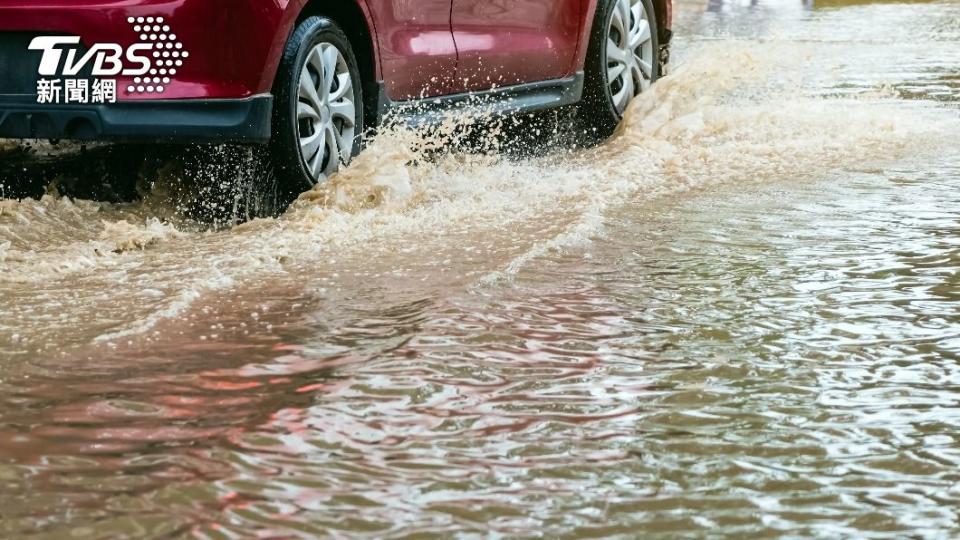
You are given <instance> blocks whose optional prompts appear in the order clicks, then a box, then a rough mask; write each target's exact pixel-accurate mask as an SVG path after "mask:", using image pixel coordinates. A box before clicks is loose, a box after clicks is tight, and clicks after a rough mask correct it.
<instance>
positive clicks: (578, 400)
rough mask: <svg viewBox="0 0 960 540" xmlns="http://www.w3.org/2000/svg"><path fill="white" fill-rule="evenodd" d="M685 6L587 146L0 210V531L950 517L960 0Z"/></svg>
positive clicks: (711, 532) (816, 523)
mask: <svg viewBox="0 0 960 540" xmlns="http://www.w3.org/2000/svg"><path fill="white" fill-rule="evenodd" d="M677 19H678V20H677V38H676V39H677V41H676V51H675V62H674V66H673V73H672V74H671V76H670V77H668V78H666V79H664V80H662V81H661V82H660V83H659V84H657V85H656V86H655V89H654V90H653V91H652V92H650V93H648V94H645V95H643V96H641V97H640V98H638V100H637V101H636V103H634V104H633V105H632V106H631V108H630V110H629V111H628V114H627V118H626V120H625V122H624V125H623V126H622V128H621V129H620V130H619V132H618V133H617V135H616V136H615V137H614V138H613V139H611V140H610V141H608V142H607V143H605V144H604V145H602V146H600V147H598V148H594V149H588V150H578V151H575V152H568V151H558V153H557V155H552V156H549V157H537V158H528V159H520V158H502V157H498V156H496V155H474V154H461V153H452V154H449V155H440V156H434V157H433V158H432V159H429V160H424V159H418V158H419V152H420V151H421V150H420V147H421V146H422V141H418V139H417V137H418V135H417V134H415V133H409V132H402V131H394V132H389V133H385V134H383V135H382V136H381V137H380V138H378V139H377V140H376V141H374V142H373V143H372V145H371V147H370V148H369V149H368V150H367V151H366V152H365V153H364V154H363V155H362V156H361V157H360V158H359V159H358V160H357V162H355V164H354V165H353V166H352V167H351V168H350V169H348V170H347V171H346V172H344V173H343V174H341V175H340V176H338V177H336V178H335V179H333V180H332V181H331V182H330V183H329V184H328V185H326V186H324V187H322V188H318V189H316V190H314V191H312V192H310V193H307V194H305V195H304V196H302V197H301V198H300V199H299V200H298V201H297V202H296V203H295V204H294V206H293V207H292V208H291V210H290V211H288V212H287V213H286V214H284V215H283V216H281V217H279V218H277V219H265V220H257V221H254V222H251V223H247V224H245V225H241V226H237V227H233V228H231V229H229V230H217V231H209V230H207V231H205V230H202V229H199V228H197V227H196V226H194V225H192V224H190V223H188V222H186V221H184V220H183V219H180V218H178V217H177V216H176V212H174V209H172V208H170V206H169V203H168V202H167V201H168V200H169V199H168V198H166V197H165V196H164V195H165V191H164V186H163V185H162V183H160V184H158V185H157V186H155V188H154V191H153V193H152V194H150V195H149V196H147V198H146V199H145V200H144V201H142V202H138V203H135V204H129V205H114V204H107V203H99V202H91V201H82V200H70V199H67V198H63V197H57V196H54V195H48V196H46V197H44V198H43V199H41V200H23V201H15V200H0V537H11V538H13V537H18V538H23V537H44V538H115V537H130V538H138V537H151V538H158V537H160V538H162V537H177V536H193V537H199V538H239V537H250V536H259V537H282V538H286V537H316V536H336V537H370V538H394V537H395V538H400V537H403V538H407V537H410V538H431V537H437V538H449V537H476V536H492V537H551V538H554V537H596V536H620V537H637V536H644V537H664V538H667V537H670V538H673V537H702V536H709V537H728V536H729V537H733V536H740V537H769V536H780V535H783V536H791V537H801V536H803V537H808V536H816V537H824V538H841V537H858V536H859V537H870V538H902V537H905V536H911V537H925V538H949V537H956V536H957V535H960V143H958V141H960V77H958V73H960V3H958V2H956V1H944V2H929V3H909V4H897V3H863V2H836V1H832V2H829V3H827V4H826V5H823V4H820V3H819V2H814V3H813V4H810V3H809V2H808V3H804V2H801V1H799V0H798V1H796V2H792V1H786V0H781V1H774V0H767V1H764V0H760V1H757V2H735V3H730V2H724V1H720V0H710V1H709V2H702V3H697V2H685V3H681V4H678V13H677Z"/></svg>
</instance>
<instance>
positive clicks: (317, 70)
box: [270, 17, 364, 194]
mask: <svg viewBox="0 0 960 540" xmlns="http://www.w3.org/2000/svg"><path fill="white" fill-rule="evenodd" d="M274 98H275V102H274V116H273V137H272V140H271V143H270V150H271V156H272V160H273V163H274V167H275V170H276V173H277V178H278V180H279V181H280V182H281V185H283V186H284V187H285V188H286V189H287V190H290V191H291V193H293V194H297V193H300V192H302V191H304V190H306V189H309V188H310V187H311V186H313V185H314V184H316V183H318V182H323V181H325V180H326V179H327V178H328V177H329V176H330V175H331V174H333V173H334V172H336V171H337V170H338V169H339V168H340V167H341V166H342V165H344V164H348V163H350V160H351V158H353V156H355V155H357V153H359V151H360V145H361V139H362V135H363V129H364V127H363V91H362V88H361V79H360V70H359V68H358V66H357V58H356V56H355V55H354V53H353V49H352V47H351V46H350V41H349V40H348V39H347V36H346V35H345V34H344V33H343V31H342V30H340V28H339V27H337V25H336V23H334V22H333V21H331V20H330V19H326V18H323V17H310V18H308V19H306V20H304V21H303V22H302V23H300V24H299V25H298V26H297V28H296V30H294V32H293V35H291V36H290V40H289V41H288V42H287V46H286V49H285V50H284V53H283V58H282V60H281V64H280V70H279V73H278V77H277V83H276V88H275V89H274Z"/></svg>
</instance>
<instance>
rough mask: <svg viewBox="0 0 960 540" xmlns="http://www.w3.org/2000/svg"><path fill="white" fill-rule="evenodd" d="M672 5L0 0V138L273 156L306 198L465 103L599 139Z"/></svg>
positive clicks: (548, 0) (650, 70) (665, 25)
mask: <svg viewBox="0 0 960 540" xmlns="http://www.w3.org/2000/svg"><path fill="white" fill-rule="evenodd" d="M671 2H672V0H0V138H14V139H16V138H29V139H79V140H106V141H111V140H112V141H126V142H172V143H186V142H190V143H197V142H201V143H204V142H205V143H224V142H234V143H257V144H264V145H269V147H270V151H271V154H272V156H273V159H272V160H271V161H272V162H273V163H275V164H276V165H275V167H276V168H277V171H278V173H279V174H280V176H281V178H283V179H284V180H285V181H287V182H290V183H291V185H302V186H308V185H309V184H312V183H315V182H317V181H319V180H321V179H323V178H325V177H326V176H327V175H329V174H330V173H332V172H334V171H335V170H337V168H338V167H339V166H340V165H341V164H343V163H348V162H349V161H350V159H351V157H353V156H354V155H355V154H356V153H357V152H358V151H359V149H360V145H361V137H362V135H363V134H364V133H365V131H366V130H367V128H371V127H375V126H376V125H377V124H378V122H380V121H381V119H382V118H383V117H384V115H385V114H386V113H387V112H389V111H391V110H393V109H397V108H398V107H400V108H401V110H402V109H403V107H402V106H403V105H404V104H407V103H410V102H417V103H418V105H419V106H418V107H416V108H414V109H412V110H416V111H417V112H416V113H408V114H417V115H429V111H431V110H433V109H434V108H435V107H438V108H449V107H451V106H454V107H455V106H458V105H463V104H464V102H465V100H468V99H475V98H476V97H477V96H481V97H483V98H485V100H484V102H485V103H488V104H491V103H492V104H493V105H492V106H493V107H495V110H498V111H501V112H503V113H504V114H509V113H516V112H529V111H537V110H542V109H547V108H553V107H560V106H565V105H573V104H579V110H580V114H578V117H579V118H581V119H585V121H587V122H588V123H589V127H590V128H591V129H595V130H597V132H599V133H600V134H609V133H611V132H612V131H613V129H614V128H615V127H616V124H617V123H618V121H619V120H620V117H621V115H622V114H623V112H624V110H625V109H626V107H627V104H628V103H629V102H630V100H631V99H632V98H633V97H634V96H635V95H636V94H638V93H640V92H642V91H643V90H645V89H646V88H647V87H648V86H649V85H650V84H651V83H653V82H654V81H656V80H657V78H658V77H659V75H660V73H661V72H662V69H663V65H664V64H665V63H666V61H667V59H668V57H669V54H668V51H669V49H668V45H669V40H670V25H671V11H672V7H671Z"/></svg>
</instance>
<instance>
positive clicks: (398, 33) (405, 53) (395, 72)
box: [340, 0, 457, 101]
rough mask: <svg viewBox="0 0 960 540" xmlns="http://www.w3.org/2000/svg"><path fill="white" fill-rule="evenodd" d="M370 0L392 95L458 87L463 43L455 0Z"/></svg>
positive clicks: (401, 96)
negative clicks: (453, 12) (457, 38)
mask: <svg viewBox="0 0 960 540" xmlns="http://www.w3.org/2000/svg"><path fill="white" fill-rule="evenodd" d="M340 1H343V0H340ZM364 3H365V4H366V6H367V8H368V9H369V11H370V13H371V14H372V15H373V23H374V25H375V27H376V30H377V33H376V35H377V44H378V48H379V50H380V68H381V70H382V74H383V79H384V82H385V83H386V86H387V94H388V95H389V96H390V98H391V99H393V100H396V101H399V100H407V99H414V98H417V97H425V96H433V95H441V94H449V93H451V92H453V91H454V89H455V86H454V75H455V73H456V68H457V48H456V46H455V45H454V43H453V35H451V34H450V0H413V1H411V0H364Z"/></svg>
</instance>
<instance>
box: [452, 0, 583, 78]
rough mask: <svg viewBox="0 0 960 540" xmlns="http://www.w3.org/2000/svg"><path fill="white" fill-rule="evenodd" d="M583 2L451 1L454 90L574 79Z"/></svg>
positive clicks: (568, 0) (558, 0) (578, 0)
mask: <svg viewBox="0 0 960 540" xmlns="http://www.w3.org/2000/svg"><path fill="white" fill-rule="evenodd" d="M584 4H585V2H584V0H453V18H452V21H451V25H452V28H453V37H454V41H455V42H456V44H457V52H458V55H459V60H458V62H457V79H458V82H459V84H460V86H459V88H458V90H459V91H461V92H463V91H468V90H483V89H489V88H490V87H491V86H508V85H513V84H518V83H524V82H531V81H542V80H547V79H559V78H561V77H564V76H567V75H570V74H572V73H573V72H574V71H575V69H574V60H575V55H576V52H577V46H578V43H579V40H580V30H581V28H582V25H583V21H584V16H583V12H584V11H585V9H586V8H585V6H584Z"/></svg>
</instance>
